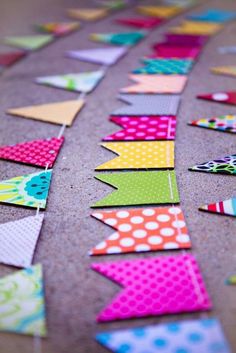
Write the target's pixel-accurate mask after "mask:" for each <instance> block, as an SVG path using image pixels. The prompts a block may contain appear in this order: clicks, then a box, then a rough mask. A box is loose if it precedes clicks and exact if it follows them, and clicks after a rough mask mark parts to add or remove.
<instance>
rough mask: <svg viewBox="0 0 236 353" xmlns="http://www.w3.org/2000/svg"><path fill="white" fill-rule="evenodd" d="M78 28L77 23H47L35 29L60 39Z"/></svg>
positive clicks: (78, 24)
mask: <svg viewBox="0 0 236 353" xmlns="http://www.w3.org/2000/svg"><path fill="white" fill-rule="evenodd" d="M79 27H80V23H79V22H48V23H43V24H40V25H37V26H36V29H37V30H38V31H40V32H46V33H51V34H53V35H55V36H59V37H60V36H64V35H67V34H69V33H71V32H73V31H75V30H77V29H78V28H79Z"/></svg>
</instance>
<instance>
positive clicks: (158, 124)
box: [103, 115, 176, 141]
mask: <svg viewBox="0 0 236 353" xmlns="http://www.w3.org/2000/svg"><path fill="white" fill-rule="evenodd" d="M110 120H111V121H112V122H113V123H115V124H117V125H120V126H122V127H123V128H124V130H120V131H118V132H115V133H114V134H112V135H108V136H106V137H104V138H103V141H140V140H141V141H142V140H146V141H148V140H174V139H175V130H176V116H164V115H163V116H141V117H139V116H113V117H111V118H110Z"/></svg>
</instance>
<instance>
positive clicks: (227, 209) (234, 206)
mask: <svg viewBox="0 0 236 353" xmlns="http://www.w3.org/2000/svg"><path fill="white" fill-rule="evenodd" d="M199 210H201V211H207V212H212V213H220V214H222V215H228V216H234V217H236V197H232V198H231V199H228V200H224V201H219V202H216V203H211V204H209V205H204V206H201V207H199Z"/></svg>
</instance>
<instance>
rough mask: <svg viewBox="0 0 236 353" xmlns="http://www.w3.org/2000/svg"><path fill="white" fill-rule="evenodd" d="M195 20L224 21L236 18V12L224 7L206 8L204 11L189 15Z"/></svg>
mask: <svg viewBox="0 0 236 353" xmlns="http://www.w3.org/2000/svg"><path fill="white" fill-rule="evenodd" d="M188 18H189V19H191V20H194V21H203V22H204V21H206V22H218V23H224V22H228V21H231V20H234V19H236V12H233V11H225V10H222V9H206V10H204V11H203V12H202V13H199V14H192V15H188Z"/></svg>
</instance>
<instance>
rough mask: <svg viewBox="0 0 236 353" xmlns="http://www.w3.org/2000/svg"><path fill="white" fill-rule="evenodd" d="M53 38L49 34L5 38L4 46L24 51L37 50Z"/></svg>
mask: <svg viewBox="0 0 236 353" xmlns="http://www.w3.org/2000/svg"><path fill="white" fill-rule="evenodd" d="M53 38H54V37H53V36H52V35H49V34H43V35H38V34H34V35H32V36H20V37H6V38H5V39H4V42H5V44H8V45H11V46H13V47H16V48H20V49H24V50H37V49H40V48H42V47H44V46H45V45H47V44H49V43H51V42H52V41H53Z"/></svg>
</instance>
